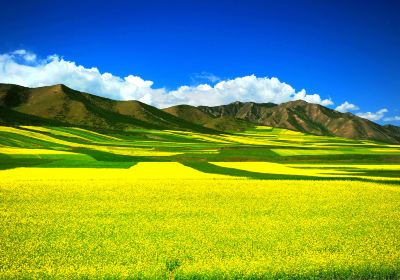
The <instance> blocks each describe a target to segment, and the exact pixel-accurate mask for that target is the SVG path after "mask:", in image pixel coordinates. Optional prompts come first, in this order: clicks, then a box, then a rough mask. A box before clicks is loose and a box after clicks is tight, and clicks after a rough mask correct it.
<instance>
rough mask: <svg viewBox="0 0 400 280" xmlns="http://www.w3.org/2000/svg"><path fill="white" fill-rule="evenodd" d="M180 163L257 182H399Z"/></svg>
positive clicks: (397, 181)
mask: <svg viewBox="0 0 400 280" xmlns="http://www.w3.org/2000/svg"><path fill="white" fill-rule="evenodd" d="M181 163H182V164H183V165H185V166H188V167H191V168H193V169H196V170H198V171H201V172H204V173H212V174H220V175H229V176H235V177H246V178H249V179H258V180H313V181H332V180H339V181H361V182H373V183H381V184H395V185H400V180H374V179H365V178H356V177H352V176H351V175H350V176H347V177H317V176H305V175H289V174H269V173H260V172H251V171H246V170H241V169H235V168H228V167H222V166H217V165H214V164H211V163H209V162H181ZM397 173H398V172H397ZM372 174H377V173H373V172H372ZM356 175H363V176H364V174H356ZM370 176H376V177H385V176H377V175H370ZM396 176H398V174H396ZM386 177H390V176H386Z"/></svg>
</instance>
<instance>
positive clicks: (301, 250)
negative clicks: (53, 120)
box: [0, 126, 400, 279]
mask: <svg viewBox="0 0 400 280" xmlns="http://www.w3.org/2000/svg"><path fill="white" fill-rule="evenodd" d="M0 215H1V224H0V278H4V279H9V278H40V279H41V278H64V279H71V278H72V279H73V278H90V279H91V278H101V279H103V278H112V279H114V278H121V279H126V278H140V279H143V278H150V279H154V278H155V279H173V278H176V279H220V278H225V279H230V278H236V279H269V278H270V279H309V278H314V279H321V278H323V279H371V278H375V279H398V278H399V277H400V235H399V228H400V146H398V145H388V144H383V143H376V142H372V141H356V140H349V139H342V138H334V137H323V136H314V135H306V134H303V133H298V132H293V131H288V130H285V129H278V128H270V127H254V128H253V129H251V130H247V131H245V132H242V133H235V134H229V133H224V134H203V133H195V132H188V131H168V130H164V131H161V130H140V129H137V130H130V131H105V130H104V131H92V130H88V129H83V128H74V127H34V126H23V127H22V126H21V127H0Z"/></svg>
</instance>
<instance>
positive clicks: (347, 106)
mask: <svg viewBox="0 0 400 280" xmlns="http://www.w3.org/2000/svg"><path fill="white" fill-rule="evenodd" d="M335 110H336V111H339V112H342V113H346V112H349V111H357V110H360V108H359V107H358V106H356V105H354V104H352V103H349V102H347V101H345V102H344V103H343V104H341V105H339V106H337V107H336V109H335Z"/></svg>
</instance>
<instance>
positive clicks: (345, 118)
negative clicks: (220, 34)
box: [198, 100, 400, 143]
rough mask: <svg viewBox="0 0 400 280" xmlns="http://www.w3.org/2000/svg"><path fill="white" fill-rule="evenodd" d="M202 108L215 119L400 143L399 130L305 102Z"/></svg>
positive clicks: (250, 103) (201, 108) (317, 133)
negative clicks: (233, 119) (221, 118)
mask: <svg viewBox="0 0 400 280" xmlns="http://www.w3.org/2000/svg"><path fill="white" fill-rule="evenodd" d="M198 109H199V110H201V111H202V112H204V113H207V114H211V115H213V116H214V117H224V116H228V117H234V118H238V119H243V120H246V121H249V122H253V123H257V124H261V125H268V126H273V127H281V128H287V129H291V130H296V131H301V132H306V133H312V134H316V135H329V136H338V137H345V138H351V139H369V140H375V141H381V142H387V143H400V138H399V137H398V134H397V135H396V132H395V129H390V128H385V127H383V126H380V125H379V124H376V123H374V122H371V121H369V120H366V119H363V118H360V117H358V116H355V115H353V114H351V113H340V112H338V111H335V110H332V109H329V108H326V107H324V106H321V105H318V104H311V103H307V102H305V101H302V100H297V101H291V102H287V103H283V104H280V105H276V104H272V103H263V104H258V103H253V102H246V103H242V102H234V103H231V104H228V105H222V106H215V107H207V106H199V107H198Z"/></svg>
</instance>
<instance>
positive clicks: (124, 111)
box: [0, 84, 213, 132]
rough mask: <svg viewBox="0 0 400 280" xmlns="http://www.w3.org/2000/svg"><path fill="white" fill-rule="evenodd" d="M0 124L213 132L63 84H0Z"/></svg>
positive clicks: (139, 105)
mask: <svg viewBox="0 0 400 280" xmlns="http://www.w3.org/2000/svg"><path fill="white" fill-rule="evenodd" d="M0 124H6V125H10V124H36V125H73V126H84V127H93V128H107V129H124V128H129V127H137V128H149V129H181V130H196V131H202V132H213V131H211V130H210V129H207V128H204V127H202V126H199V125H195V124H193V123H190V122H187V121H185V120H182V119H179V118H177V117H175V116H172V115H171V114H168V113H165V112H164V111H162V110H159V109H157V108H155V107H152V106H149V105H147V104H144V103H142V102H139V101H115V100H111V99H107V98H103V97H99V96H95V95H92V94H89V93H84V92H80V91H76V90H73V89H70V88H68V87H66V86H65V85H54V86H47V87H39V88H27V87H22V86H17V85H10V84H0Z"/></svg>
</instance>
